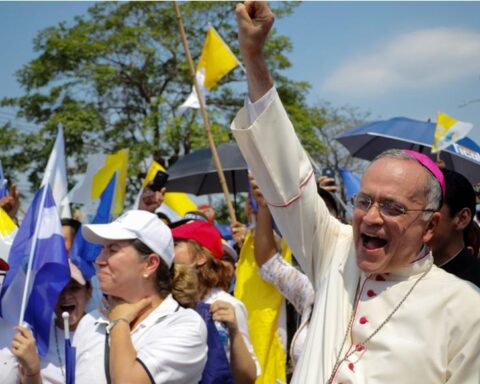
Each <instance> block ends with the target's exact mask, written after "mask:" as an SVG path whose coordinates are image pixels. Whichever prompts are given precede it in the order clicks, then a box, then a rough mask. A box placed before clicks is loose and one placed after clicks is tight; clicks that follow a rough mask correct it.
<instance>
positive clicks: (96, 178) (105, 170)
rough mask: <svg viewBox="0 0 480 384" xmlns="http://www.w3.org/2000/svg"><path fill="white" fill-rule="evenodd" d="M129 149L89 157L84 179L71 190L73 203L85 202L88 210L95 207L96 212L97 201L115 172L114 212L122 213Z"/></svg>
mask: <svg viewBox="0 0 480 384" xmlns="http://www.w3.org/2000/svg"><path fill="white" fill-rule="evenodd" d="M127 165H128V149H122V150H120V151H118V152H116V153H114V154H111V155H105V154H95V155H90V156H89V157H88V159H87V172H86V173H85V175H84V177H83V179H82V180H80V181H79V182H78V183H77V184H76V185H75V187H74V188H73V189H72V190H71V191H70V193H69V198H70V201H71V202H72V203H78V204H83V205H84V207H85V209H86V210H87V212H89V213H90V210H91V209H92V207H94V208H93V212H92V213H95V212H96V209H97V203H98V199H99V197H100V195H101V194H102V193H103V191H104V190H105V188H106V187H107V185H108V183H109V182H110V180H111V179H112V176H113V174H114V173H117V182H116V188H115V198H114V203H113V204H114V205H113V209H112V213H113V215H114V216H118V215H120V214H121V213H122V211H123V207H124V203H125V192H126V188H127Z"/></svg>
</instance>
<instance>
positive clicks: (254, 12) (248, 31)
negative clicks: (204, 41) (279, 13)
mask: <svg viewBox="0 0 480 384" xmlns="http://www.w3.org/2000/svg"><path fill="white" fill-rule="evenodd" d="M235 12H236V15H237V22H238V27H239V30H238V39H239V43H240V53H241V54H242V57H243V61H244V64H245V68H246V70H247V79H248V96H249V97H250V100H251V101H252V102H255V101H257V100H258V99H260V98H261V97H262V96H263V95H264V94H266V93H267V92H268V91H269V90H270V89H271V88H272V86H273V81H272V77H271V75H270V71H269V70H268V66H267V62H266V61H265V56H264V47H265V40H266V39H267V36H268V33H269V31H270V29H271V28H272V25H273V22H274V20H275V16H274V14H273V13H272V11H271V10H270V8H269V7H268V5H267V3H266V2H264V1H246V2H245V3H243V4H237V7H236V9H235Z"/></svg>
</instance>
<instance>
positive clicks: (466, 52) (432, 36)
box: [322, 28, 480, 97]
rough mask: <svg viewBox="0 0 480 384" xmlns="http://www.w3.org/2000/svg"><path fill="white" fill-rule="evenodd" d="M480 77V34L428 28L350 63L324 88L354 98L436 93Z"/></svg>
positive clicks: (326, 82)
mask: <svg viewBox="0 0 480 384" xmlns="http://www.w3.org/2000/svg"><path fill="white" fill-rule="evenodd" d="M479 74H480V33H478V32H471V31H466V30H460V29H449V28H436V29H423V30H418V31H415V32H412V33H408V34H405V35H402V36H399V37H397V38H395V39H393V40H392V41H390V42H388V43H387V44H385V45H383V46H381V47H379V49H377V50H376V51H375V52H370V53H366V55H364V56H362V57H357V58H351V59H349V61H348V63H345V64H343V65H341V66H340V67H339V68H338V69H337V70H336V71H335V72H334V73H332V74H331V75H330V76H329V77H328V78H327V79H326V81H325V82H324V83H323V85H322V88H323V91H326V92H335V93H342V94H344V95H345V94H346V95H349V96H363V97H365V96H379V95H384V94H386V93H388V92H394V91H397V90H416V89H431V88H432V87H438V86H441V85H446V84H449V83H452V82H454V81H457V80H460V79H464V78H466V77H468V76H475V77H477V76H478V75H479Z"/></svg>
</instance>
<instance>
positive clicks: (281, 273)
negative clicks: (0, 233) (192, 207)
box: [0, 2, 480, 384]
mask: <svg viewBox="0 0 480 384" xmlns="http://www.w3.org/2000/svg"><path fill="white" fill-rule="evenodd" d="M236 14H237V21H238V26H239V41H240V50H241V54H242V57H243V60H244V63H245V67H246V70H247V79H248V97H247V100H246V102H245V107H244V108H242V110H241V111H240V112H239V113H238V115H237V116H236V118H235V120H234V121H233V123H232V127H231V128H232V132H233V135H234V137H235V138H236V140H237V142H238V144H239V147H240V149H241V151H242V153H243V155H244V157H245V159H246V161H247V163H248V166H249V169H250V170H251V175H250V176H249V177H250V183H251V194H252V198H253V201H252V204H254V205H255V206H256V207H255V210H254V212H252V213H251V215H254V217H255V220H254V223H255V224H254V225H251V226H250V227H247V226H246V225H245V224H246V223H239V222H235V223H231V233H232V238H233V239H232V240H231V241H230V242H229V241H226V239H223V238H222V235H221V233H220V232H219V230H218V229H217V228H216V227H215V225H214V212H212V209H211V207H206V208H205V207H203V208H205V209H199V210H198V211H193V212H189V213H187V214H186V215H185V217H184V218H183V219H182V220H180V221H177V222H172V221H171V220H170V218H169V217H167V216H166V215H165V214H162V213H156V212H157V210H158V208H159V207H160V206H161V204H162V202H163V198H164V194H165V192H166V190H165V188H163V189H161V190H158V191H152V190H150V189H149V186H147V187H146V188H145V190H144V193H143V195H142V196H141V197H140V200H139V202H138V207H136V209H131V210H128V211H126V212H124V213H123V214H122V215H121V216H119V217H118V218H116V219H115V220H113V221H112V222H111V223H108V224H81V223H80V222H78V221H76V220H73V219H65V220H63V221H62V226H63V234H64V240H65V248H66V250H67V252H68V251H70V249H71V247H72V243H73V239H74V237H75V235H76V233H77V232H78V231H81V234H82V235H83V237H84V238H85V239H86V240H87V241H88V242H91V243H93V244H98V245H100V246H101V252H100V253H99V254H98V256H97V258H96V260H95V269H96V279H97V281H98V289H99V290H100V291H101V295H102V296H103V302H102V305H101V306H99V307H98V308H96V309H94V310H93V311H89V310H87V307H88V302H89V301H90V299H91V297H92V294H93V292H92V291H93V290H94V287H93V285H92V282H91V281H90V280H89V279H87V278H85V276H84V274H83V273H82V271H81V270H80V268H79V266H77V265H76V264H75V263H74V262H72V261H71V260H69V268H70V275H71V278H70V281H69V282H68V284H67V285H66V286H65V287H64V289H63V291H62V292H61V294H60V296H59V298H58V301H57V304H56V308H55V311H54V313H53V314H52V325H51V332H50V342H49V349H48V353H47V354H46V355H45V356H40V355H39V353H38V351H37V347H36V340H35V337H34V335H33V333H32V331H31V330H30V329H29V327H28V325H27V324H25V325H20V326H18V325H13V324H9V323H8V322H7V321H5V320H4V319H1V318H0V367H1V368H0V382H1V383H7V384H9V383H12V384H13V383H27V384H29V383H65V382H66V371H65V364H66V356H65V350H64V347H63V346H64V342H65V327H67V328H68V331H69V332H70V334H71V337H72V344H73V345H74V346H75V348H76V360H75V361H76V369H75V372H76V373H75V382H76V383H79V384H83V383H185V384H187V383H204V384H207V383H212V384H213V383H239V384H244V383H245V384H248V383H254V382H255V381H256V380H257V379H258V378H260V377H261V375H262V366H261V364H260V362H259V359H258V358H257V355H256V352H255V348H254V345H253V344H252V340H251V337H250V332H249V328H250V329H251V327H252V326H253V327H255V324H253V325H252V324H250V323H249V314H248V311H247V308H246V306H245V304H244V303H243V302H242V301H241V300H239V299H238V298H237V297H235V296H234V295H233V294H232V292H233V288H234V286H235V273H236V265H237V263H238V262H239V260H238V259H239V254H241V250H242V246H244V240H245V237H246V235H247V234H248V235H249V236H253V237H254V240H253V252H254V259H255V262H256V264H257V266H258V271H259V274H260V276H261V277H262V278H263V279H264V280H265V281H267V282H269V283H271V284H273V286H275V287H276V288H277V289H278V291H279V292H280V293H281V294H282V295H283V297H284V298H285V299H286V300H287V301H288V302H290V303H292V305H293V307H294V308H295V310H296V312H297V315H296V317H297V318H298V322H297V327H296V329H295V330H294V333H293V334H292V335H289V337H288V340H289V341H288V343H289V345H287V344H288V343H287V341H286V340H283V347H284V349H285V350H286V351H287V350H288V351H289V353H288V355H289V366H288V372H289V373H292V372H293V376H292V377H290V375H289V376H288V381H289V382H291V383H300V384H304V383H328V384H333V383H337V384H338V383H373V384H375V383H415V382H428V383H449V384H457V383H462V384H478V383H480V290H479V287H480V258H479V248H480V228H479V225H478V224H477V222H476V221H475V220H474V218H475V214H476V195H475V192H474V189H473V187H472V185H471V184H470V182H469V181H468V180H467V179H466V178H465V177H463V176H462V175H461V174H459V173H457V172H454V171H452V170H448V169H445V168H443V167H439V166H438V164H436V163H435V162H434V161H433V160H431V159H430V158H429V157H427V156H426V155H423V154H421V153H418V152H414V151H408V150H398V149H392V150H388V151H386V152H384V153H382V154H381V155H379V156H378V157H377V158H376V159H375V160H374V161H372V162H371V163H370V165H369V166H368V168H367V169H366V171H365V173H364V175H363V178H362V182H361V187H360V191H359V193H358V194H356V195H355V196H354V198H353V199H352V207H353V216H352V218H351V220H350V219H348V220H347V218H346V217H345V215H344V214H343V212H342V210H341V207H340V206H339V205H338V204H337V202H338V196H337V195H336V194H335V190H336V186H334V185H331V184H330V182H331V181H332V180H331V179H328V178H326V177H321V178H320V179H317V178H316V177H315V174H314V171H313V168H312V165H311V162H310V161H309V158H308V156H307V155H306V153H305V151H304V150H303V148H302V146H301V144H300V141H299V140H298V138H297V136H296V134H295V131H294V129H293V126H292V124H291V122H290V120H289V118H288V115H287V113H286V111H285V110H284V108H283V106H282V103H281V101H280V99H279V96H278V94H277V92H276V89H275V86H274V83H273V80H272V77H271V75H270V72H269V69H268V66H267V63H266V61H265V57H264V44H265V41H266V39H267V37H268V33H269V31H270V29H271V27H272V25H273V22H274V15H273V14H272V12H271V11H270V9H269V7H268V5H267V4H266V3H265V2H246V3H245V4H238V5H237V7H236ZM266 143H268V146H267V145H265V144H266ZM283 143H289V151H285V150H284V144H283ZM0 206H1V207H2V208H3V209H4V210H5V211H6V212H7V213H8V214H9V215H10V216H11V217H12V219H14V220H16V214H17V210H18V207H19V194H18V191H17V190H16V188H15V187H13V188H10V194H9V196H7V197H4V198H3V199H1V200H0ZM250 208H251V207H250ZM277 227H278V228H277ZM280 237H282V238H283V239H284V240H285V241H286V243H287V244H288V246H289V247H290V249H291V250H292V252H293V255H294V258H295V262H294V263H292V264H290V263H288V262H287V261H285V260H284V259H283V258H282V255H281V245H280ZM249 244H250V245H249V246H251V244H252V243H249ZM0 268H1V269H4V270H7V269H8V264H7V263H5V262H2V263H0ZM65 314H67V315H66V316H65Z"/></svg>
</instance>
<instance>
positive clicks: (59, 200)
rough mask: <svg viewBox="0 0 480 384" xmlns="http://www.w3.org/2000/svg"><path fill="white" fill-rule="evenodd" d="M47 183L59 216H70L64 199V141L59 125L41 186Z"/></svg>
mask: <svg viewBox="0 0 480 384" xmlns="http://www.w3.org/2000/svg"><path fill="white" fill-rule="evenodd" d="M45 184H49V185H50V188H51V189H52V194H53V198H54V200H55V204H56V206H57V209H58V211H59V212H60V217H68V218H71V217H72V213H71V211H70V204H69V201H68V199H65V197H66V196H67V193H68V183H67V168H66V164H65V142H64V138H63V127H62V126H61V125H59V127H58V133H57V138H56V139H55V144H54V145H53V149H52V152H51V153H50V157H49V158H48V163H47V167H46V168H45V173H44V176H43V180H42V186H44V185H45Z"/></svg>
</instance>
